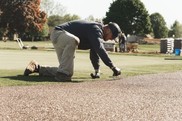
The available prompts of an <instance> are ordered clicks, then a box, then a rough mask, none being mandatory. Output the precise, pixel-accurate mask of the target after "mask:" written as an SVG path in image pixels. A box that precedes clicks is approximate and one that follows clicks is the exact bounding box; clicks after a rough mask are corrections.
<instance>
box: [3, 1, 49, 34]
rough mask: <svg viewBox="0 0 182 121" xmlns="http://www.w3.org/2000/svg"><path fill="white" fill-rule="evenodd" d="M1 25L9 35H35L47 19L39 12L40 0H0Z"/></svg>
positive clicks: (43, 13)
mask: <svg viewBox="0 0 182 121" xmlns="http://www.w3.org/2000/svg"><path fill="white" fill-rule="evenodd" d="M0 8H1V11H2V13H1V24H0V26H1V27H2V28H5V29H7V30H8V31H9V33H19V34H23V33H26V32H28V33H31V34H34V33H37V32H40V31H42V29H43V25H44V24H45V22H46V20H47V18H46V14H45V12H43V11H40V0H13V1H12V0H1V1H0Z"/></svg>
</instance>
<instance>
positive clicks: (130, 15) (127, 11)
mask: <svg viewBox="0 0 182 121" xmlns="http://www.w3.org/2000/svg"><path fill="white" fill-rule="evenodd" d="M103 21H104V23H108V22H116V23H118V24H119V26H120V27H121V29H122V31H124V33H125V34H135V35H141V34H142V35H143V34H150V33H151V32H152V28H151V22H150V17H149V14H148V11H147V10H146V9H145V6H144V4H143V3H142V2H141V1H140V0H116V1H114V2H113V3H112V4H111V6H110V8H109V11H108V12H106V17H105V18H104V19H103Z"/></svg>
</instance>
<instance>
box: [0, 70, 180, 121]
mask: <svg viewBox="0 0 182 121" xmlns="http://www.w3.org/2000/svg"><path fill="white" fill-rule="evenodd" d="M181 87H182V72H181V71H179V72H173V73H163V74H150V75H143V76H135V77H129V78H125V79H120V80H113V81H92V82H80V83H60V84H53V85H37V86H13V87H0V97H1V98H0V121H181V120H182V88H181Z"/></svg>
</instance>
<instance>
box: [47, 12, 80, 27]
mask: <svg viewBox="0 0 182 121" xmlns="http://www.w3.org/2000/svg"><path fill="white" fill-rule="evenodd" d="M78 19H80V17H79V16H77V15H70V14H66V15H64V16H59V15H52V16H50V17H49V18H48V25H49V27H55V26H56V25H59V24H62V23H64V22H67V21H72V20H78Z"/></svg>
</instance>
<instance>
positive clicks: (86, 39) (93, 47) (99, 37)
mask: <svg viewBox="0 0 182 121" xmlns="http://www.w3.org/2000/svg"><path fill="white" fill-rule="evenodd" d="M120 32H121V30H120V27H119V26H118V25H117V24H116V23H113V22H110V23H109V24H106V25H103V24H101V23H97V22H88V21H83V20H77V21H71V22H67V23H64V24H61V25H58V26H56V27H55V29H54V30H53V31H52V33H51V36H50V37H51V40H52V43H53V45H54V48H55V51H56V53H57V57H58V61H59V67H57V68H56V67H54V68H51V67H44V66H40V65H39V64H38V63H37V62H36V61H31V62H30V63H29V65H28V66H27V68H26V69H25V72H24V75H26V76H28V75H29V74H31V73H34V72H38V73H39V75H41V76H55V79H56V80H57V81H70V80H71V77H72V76H73V70H74V56H75V55H74V54H75V50H76V48H78V49H83V50H84V49H90V60H91V63H92V65H93V68H94V69H95V73H92V74H91V77H92V78H100V75H99V67H100V65H99V58H101V60H102V61H103V62H104V64H105V65H106V66H108V67H109V68H110V69H111V70H112V71H113V76H118V75H120V74H121V71H120V69H119V68H117V67H116V66H115V65H114V64H113V63H112V61H111V59H110V58H109V56H108V54H107V52H106V50H105V48H104V44H103V41H107V40H114V39H115V38H116V37H117V36H118V35H119V33H120Z"/></svg>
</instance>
